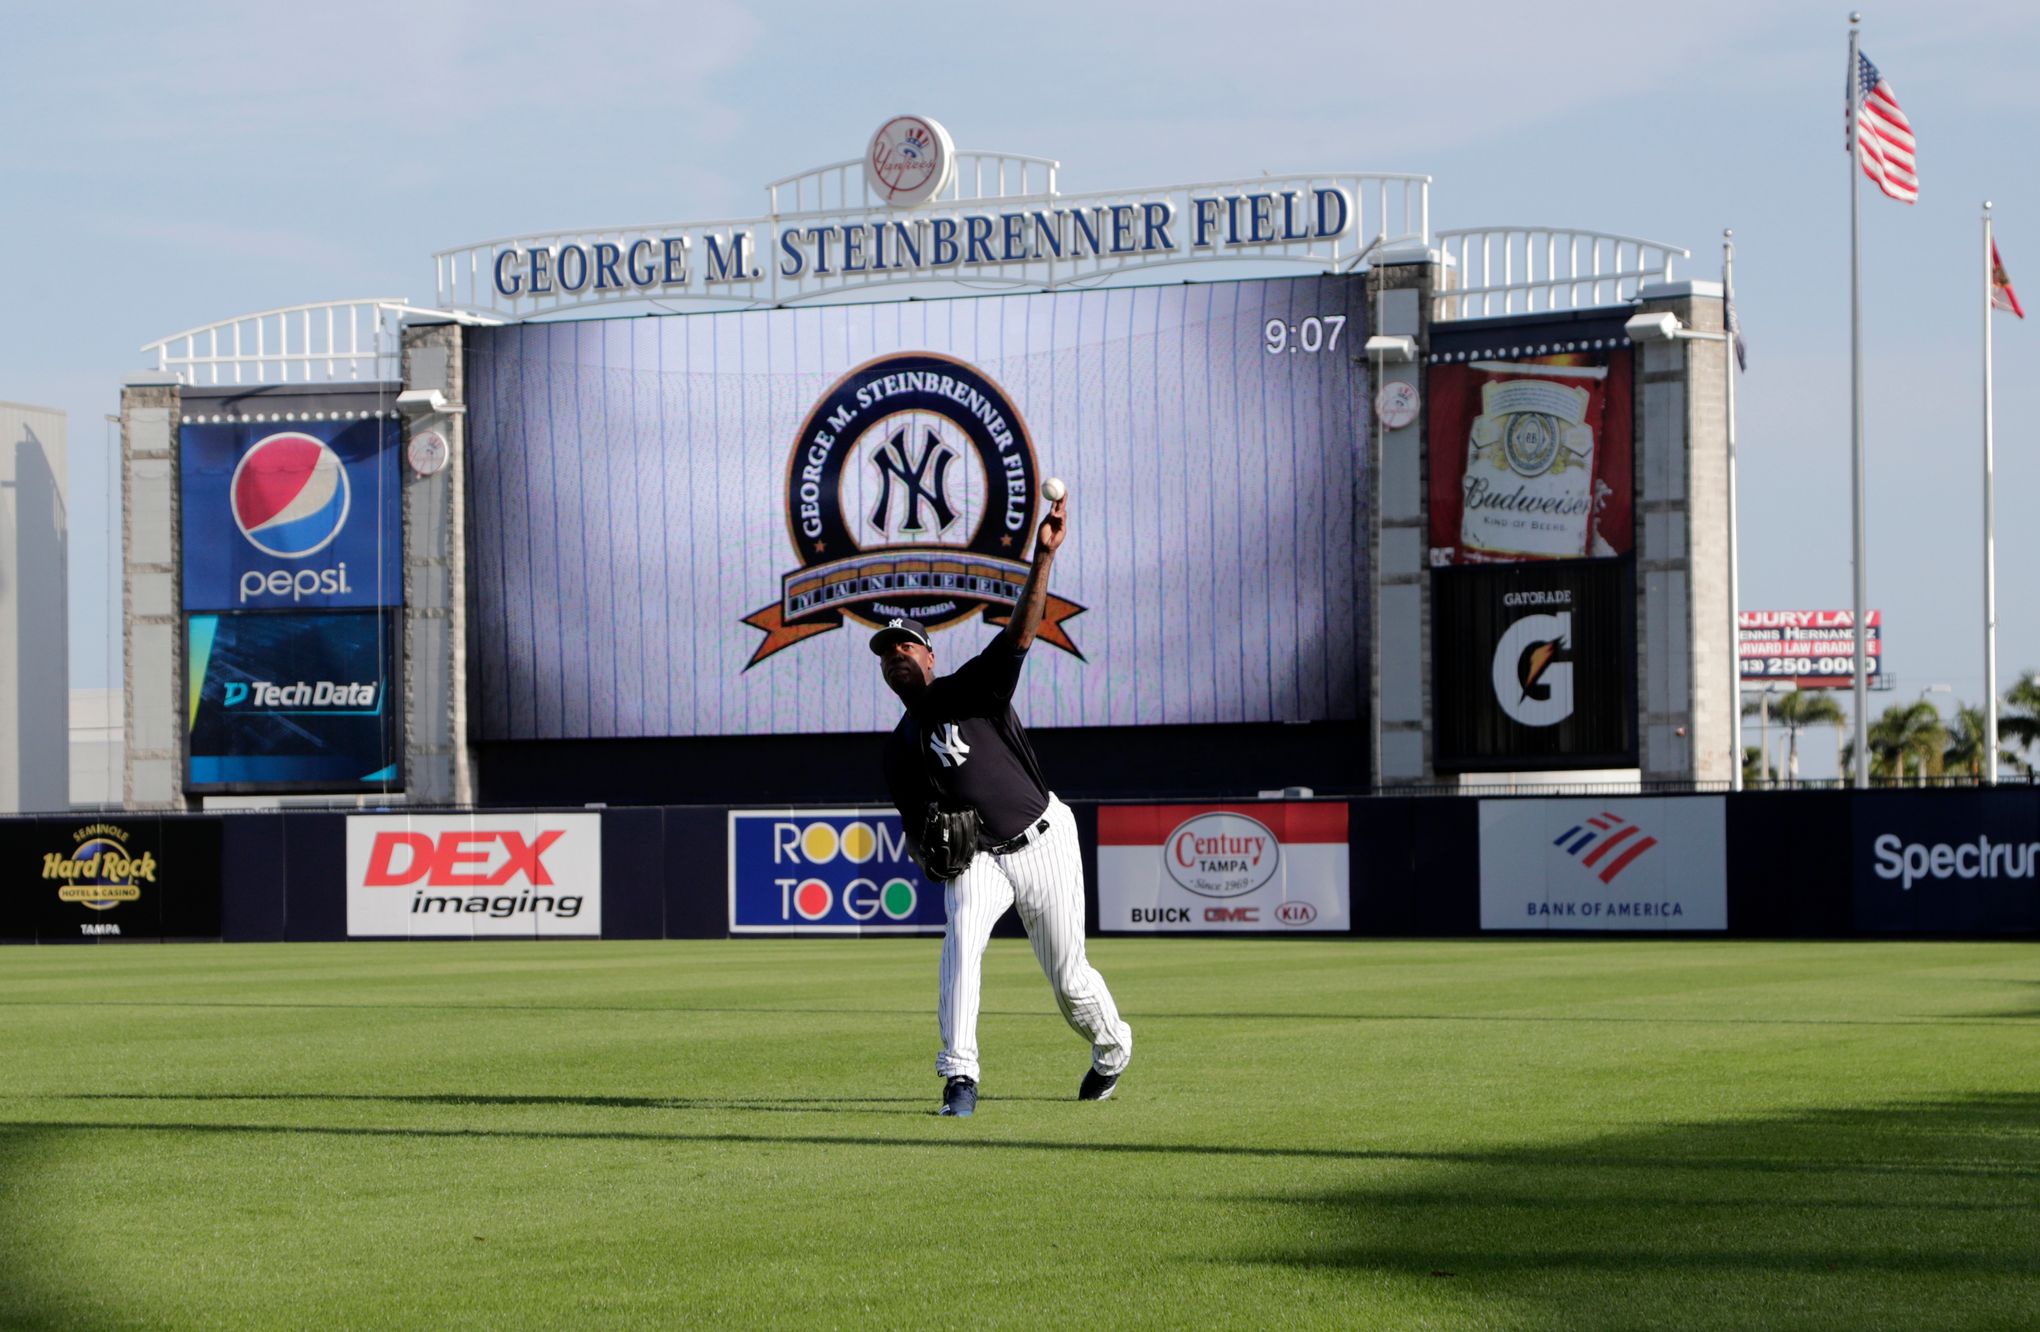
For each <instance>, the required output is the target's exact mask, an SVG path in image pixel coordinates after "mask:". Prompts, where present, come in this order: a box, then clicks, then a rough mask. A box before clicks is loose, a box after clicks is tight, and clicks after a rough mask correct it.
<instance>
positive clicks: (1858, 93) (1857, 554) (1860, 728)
mask: <svg viewBox="0 0 2040 1332" xmlns="http://www.w3.org/2000/svg"><path fill="white" fill-rule="evenodd" d="M1862 21H1863V15H1862V14H1861V13H1852V14H1850V15H1849V84H1848V87H1849V439H1850V450H1851V451H1850V476H1851V485H1850V494H1851V500H1852V503H1851V506H1850V526H1851V528H1852V529H1853V532H1854V537H1855V541H1854V560H1853V562H1854V573H1855V577H1854V579H1853V580H1852V581H1853V582H1854V585H1855V586H1854V589H1853V592H1854V596H1853V601H1852V603H1851V604H1852V607H1853V612H1854V624H1855V635H1856V639H1855V641H1856V664H1855V704H1856V785H1857V786H1858V787H1867V786H1868V785H1870V682H1869V676H1868V674H1867V672H1866V671H1865V669H1864V667H1865V665H1866V664H1867V663H1866V659H1865V657H1864V648H1865V647H1866V646H1867V643H1866V641H1865V634H1864V626H1863V603H1864V601H1866V600H1867V599H1868V598H1867V597H1866V595H1865V591H1864V584H1865V583H1866V582H1867V581H1868V580H1867V579H1866V577H1865V574H1866V570H1865V567H1864V565H1865V558H1866V552H1865V549H1864V539H1863V523H1864V513H1863V493H1864V487H1863V191H1862V182H1861V181H1860V180H1858V179H1857V177H1858V175H1859V174H1860V172H1861V170H1862V168H1861V165H1860V164H1859V163H1858V161H1857V158H1858V155H1859V154H1858V149H1857V147H1856V136H1857V135H1858V134H1860V133H1862V125H1861V123H1860V122H1861V118H1862V114H1863V78H1862V74H1861V72H1860V71H1861V69H1862V57H1861V55H1860V53H1859V50H1858V44H1859V42H1860V40H1861V34H1860V32H1859V30H1858V27H1857V25H1858V24H1860V23H1862Z"/></svg>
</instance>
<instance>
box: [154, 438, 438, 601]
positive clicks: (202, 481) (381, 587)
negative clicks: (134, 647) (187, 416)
mask: <svg viewBox="0 0 2040 1332" xmlns="http://www.w3.org/2000/svg"><path fill="white" fill-rule="evenodd" d="M367 401H369V402H374V401H375V400H374V399H368V400H367ZM203 405H204V400H203V399H193V400H192V401H191V402H190V403H189V406H190V407H191V408H193V409H196V408H198V407H201V406H203ZM374 411H375V409H374V408H372V407H363V406H361V405H359V401H357V405H356V406H355V407H354V408H352V409H351V410H332V411H326V410H318V411H304V412H295V413H276V412H263V413H254V414H241V415H236V416H232V417H223V418H219V419H207V418H206V417H205V416H204V415H203V414H200V413H197V412H196V411H194V419H192V420H190V421H188V422H186V423H185V424H184V425H183V426H182V427H181V428H180V430H179V432H178V446H179V448H180V450H181V458H180V463H179V475H178V484H179V488H180V496H179V504H180V507H179V514H178V518H179V522H180V524H181V532H182V542H183V560H184V565H183V567H184V581H183V597H184V609H185V610H187V611H251V610H315V609H332V608H338V607H373V606H396V605H401V604H402V602H403V599H404V597H403V589H404V580H403V570H402V568H401V557H402V548H403V540H402V536H403V518H402V513H401V510H400V507H399V504H400V499H401V495H400V489H401V487H400V479H399V476H398V472H397V449H398V443H399V433H400V432H399V427H398V423H397V419H396V417H395V416H394V415H391V416H389V417H383V416H382V415H380V413H376V414H371V413H372V412H374ZM285 415H288V416H290V417H291V418H292V419H289V420H281V419H279V417H282V416H285ZM314 417H320V418H329V419H311V418H314ZM330 418H342V419H330Z"/></svg>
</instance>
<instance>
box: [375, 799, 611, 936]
mask: <svg viewBox="0 0 2040 1332" xmlns="http://www.w3.org/2000/svg"><path fill="white" fill-rule="evenodd" d="M601 933H602V816H601V815H599V814H508V815H480V814H477V815H473V816H466V815H447V816H435V817H415V818H414V817H408V816H403V815H393V816H392V815H359V816H354V817H350V818H349V819H348V820H347V934H348V937H350V938H392V937H395V938H412V939H423V938H457V939H470V938H472V939H479V938H497V937H505V938H526V939H528V938H532V937H534V936H538V937H575V936H583V937H589V938H594V937H599V936H600V935H601Z"/></svg>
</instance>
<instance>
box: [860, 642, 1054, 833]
mask: <svg viewBox="0 0 2040 1332" xmlns="http://www.w3.org/2000/svg"><path fill="white" fill-rule="evenodd" d="M1026 661H1027V649H1025V648H1023V647H1016V646H1014V644H1013V640H1012V639H1011V638H1009V637H1007V636H1006V635H1005V634H1003V633H1002V634H1000V635H998V636H997V637H996V638H994V639H993V640H992V641H991V642H990V643H989V644H987V645H986V647H985V650H984V651H982V652H980V653H978V654H977V656H975V657H973V658H971V659H970V660H969V661H967V662H965V663H964V664H963V665H962V666H960V667H958V668H957V669H956V670H954V671H952V672H950V673H949V674H948V675H941V676H937V677H936V678H935V680H934V681H933V682H932V683H931V684H929V686H928V689H927V692H926V693H924V694H923V695H922V696H921V698H920V699H919V701H918V702H916V703H915V704H914V706H913V707H911V708H910V709H908V711H907V715H906V716H904V717H902V718H900V724H899V725H898V726H897V727H895V728H894V729H893V733H892V735H891V736H890V737H888V738H887V740H886V742H885V782H886V787H887V788H888V789H889V790H890V791H891V792H892V800H893V804H894V805H895V806H896V807H897V808H898V809H899V811H900V817H901V818H902V819H904V820H906V823H907V827H908V829H909V830H912V829H914V828H917V827H919V826H920V821H921V816H922V815H923V814H924V813H925V812H926V810H927V807H928V802H929V801H931V800H933V801H936V802H937V803H939V804H940V805H941V806H942V807H943V808H945V809H964V808H973V809H976V810H977V812H978V822H979V826H980V829H981V831H982V834H983V836H984V837H985V838H986V839H987V840H988V841H993V842H1003V841H1006V840H1007V839H1009V838H1012V837H1017V836H1019V835H1020V833H1021V832H1023V831H1025V830H1026V828H1027V827H1028V826H1029V825H1030V824H1032V823H1033V822H1034V821H1035V820H1037V819H1039V818H1040V817H1041V815H1042V812H1043V811H1044V810H1046V809H1047V808H1048V800H1049V794H1048V783H1047V782H1045V781H1043V780H1042V777H1041V764H1040V763H1039V762H1038V761H1037V760H1036V759H1035V757H1034V747H1033V746H1032V745H1029V744H1028V743H1027V731H1026V729H1025V728H1024V727H1022V726H1021V725H1020V718H1019V716H1018V714H1016V713H1015V712H1014V711H1013V689H1014V686H1016V685H1017V684H1019V682H1020V667H1021V666H1022V665H1024V664H1025V663H1026Z"/></svg>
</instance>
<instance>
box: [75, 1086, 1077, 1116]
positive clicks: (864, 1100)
mask: <svg viewBox="0 0 2040 1332" xmlns="http://www.w3.org/2000/svg"><path fill="white" fill-rule="evenodd" d="M47 1099H50V1100H64V1101H177V1102H218V1101H225V1102H238V1101H280V1102H307V1101H310V1102H324V1101H338V1102H367V1103H371V1104H379V1105H453V1106H466V1105H478V1106H527V1105H529V1106H577V1107H583V1108H587V1109H591V1110H743V1111H762V1112H764V1113H767V1114H797V1115H908V1114H920V1113H922V1111H921V1110H898V1109H894V1108H893V1107H895V1106H901V1105H913V1106H921V1107H925V1108H927V1110H928V1112H929V1113H932V1112H933V1107H934V1106H935V1105H936V1104H937V1103H938V1102H939V1101H940V1100H941V1093H940V1089H939V1088H938V1089H935V1090H931V1091H929V1092H928V1093H927V1094H926V1095H924V1096H562V1095H556V1096H537V1095H533V1096H516V1095H508V1094H495V1093H488V1092H415V1093H408V1094H402V1095H399V1094H393V1093H371V1092H77V1093H74V1094H72V1095H69V1096H61V1097H50V1098H47ZM984 1099H985V1101H986V1102H987V1103H990V1102H992V1101H1067V1100H1070V1099H1072V1098H1070V1097H1067V1096H986V1097H985V1098H984Z"/></svg>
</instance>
